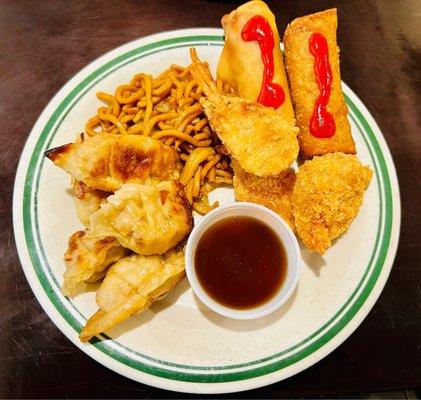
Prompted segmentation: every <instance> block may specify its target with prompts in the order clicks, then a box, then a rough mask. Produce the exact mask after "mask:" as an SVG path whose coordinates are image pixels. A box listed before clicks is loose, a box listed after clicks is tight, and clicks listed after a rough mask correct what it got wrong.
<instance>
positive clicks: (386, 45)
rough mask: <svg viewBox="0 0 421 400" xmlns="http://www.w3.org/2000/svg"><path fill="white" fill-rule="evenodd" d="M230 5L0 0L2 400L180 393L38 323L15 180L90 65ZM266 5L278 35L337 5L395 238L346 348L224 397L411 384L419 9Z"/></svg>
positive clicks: (416, 374)
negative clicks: (103, 360)
mask: <svg viewBox="0 0 421 400" xmlns="http://www.w3.org/2000/svg"><path fill="white" fill-rule="evenodd" d="M238 4H239V2H236V1H225V2H224V1H210V0H208V1H205V0H202V1H201V0H185V1H183V0H179V1H171V0H145V1H134V0H123V1H111V0H104V1H98V0H91V1H83V0H80V1H58V0H57V1H38V2H35V1H29V0H27V1H25V0H17V1H12V0H9V1H7V0H0V219H1V222H0V274H1V275H0V276H1V278H0V279H1V280H0V397H1V398H4V397H7V398H17V397H18V398H30V397H32V398H37V397H38V398H39V397H42V398H52V397H54V398H58V397H59V398H62V397H72V398H76V397H84V398H88V397H97V398H110V397H124V398H129V397H141V398H151V397H161V398H162V397H177V396H179V395H178V394H176V393H171V392H165V391H162V390H159V389H155V388H151V387H148V386H145V385H141V384H138V383H135V382H132V381H130V380H128V379H125V378H122V377H120V376H118V375H117V374H115V373H113V372H111V371H109V370H107V369H106V368H104V367H102V366H101V365H99V364H97V363H96V362H95V361H93V360H91V359H90V358H89V357H88V356H86V355H85V354H84V353H82V352H81V351H79V350H78V349H77V348H76V347H75V346H73V345H72V344H71V343H70V342H69V340H67V338H66V337H65V336H64V335H63V334H62V333H61V332H60V331H59V330H58V329H57V328H56V327H55V326H54V325H53V323H52V322H51V321H50V320H49V318H48V317H47V316H46V314H45V313H44V312H43V310H42V309H41V307H40V305H39V304H38V302H37V301H36V300H35V298H34V295H33V293H32V291H31V289H30V288H29V286H28V284H27V282H26V279H25V277H24V275H23V273H22V269H21V266H20V263H19V260H18V256H17V253H16V248H15V244H14V239H13V228H12V192H13V184H14V176H15V171H16V167H17V163H18V160H19V156H20V153H21V150H22V148H23V145H24V143H25V141H26V138H27V136H28V134H29V132H30V130H31V128H32V126H33V124H34V122H35V121H36V119H37V117H38V115H39V114H40V113H41V111H42V110H43V108H44V107H45V106H46V105H47V103H48V101H49V99H50V98H51V97H52V96H53V95H54V94H55V93H56V92H57V90H59V89H60V87H61V86H62V85H63V84H64V83H65V82H66V81H67V80H68V79H69V78H71V77H72V76H73V75H74V74H75V73H76V72H77V71H79V70H80V69H81V68H82V67H84V66H85V65H86V64H87V63H89V62H90V61H92V60H93V59H95V58H96V57H98V56H100V55H102V54H103V53H104V52H106V51H108V50H111V49H113V48H115V47H116V46H119V45H121V44H123V43H125V42H127V41H130V40H132V39H136V38H139V37H141V36H144V35H148V34H151V33H155V32H159V31H165V30H170V29H179V28H187V27H202V26H203V27H208V26H210V27H219V26H220V18H221V16H222V15H223V14H224V13H226V12H228V11H230V10H231V9H233V8H235V7H236V6H237V5H238ZM269 5H270V7H271V8H272V10H273V11H274V12H275V14H276V17H277V22H278V27H279V29H280V31H281V32H283V30H284V29H285V26H286V24H287V22H288V21H290V20H291V19H293V18H294V17H297V16H301V15H304V14H307V13H312V12H315V11H318V10H323V9H326V8H329V7H334V6H336V7H337V8H338V11H339V20H340V23H339V43H340V46H341V66H342V77H343V80H344V81H345V82H346V83H347V84H348V85H349V86H350V87H351V88H352V89H353V90H354V91H355V92H356V93H357V94H358V96H359V97H360V99H361V100H362V101H363V102H364V103H365V104H366V106H367V107H368V109H369V110H370V111H371V113H372V114H373V116H374V118H375V119H376V120H377V122H378V124H379V125H380V128H381V130H382V131H383V133H384V135H385V137H386V139H387V142H388V144H389V147H390V149H391V152H392V155H393V158H394V161H395V164H396V168H397V171H398V178H399V184H400V190H401V198H402V227H401V238H400V244H399V249H398V253H397V256H396V261H395V263H394V266H393V270H392V273H391V276H390V278H389V281H388V283H387V285H386V287H385V289H384V292H383V294H382V295H381V297H380V299H379V301H378V302H377V304H376V306H375V307H374V309H373V310H372V311H371V313H370V314H369V316H368V317H367V319H366V320H365V321H364V322H363V324H362V325H361V326H360V327H359V328H358V329H357V331H356V332H355V333H354V334H353V335H352V336H351V337H350V338H349V339H348V340H347V341H346V342H345V343H344V344H343V345H341V346H340V347H339V348H338V349H337V350H336V351H334V352H333V353H332V354H331V355H330V356H328V357H326V358H325V359H324V360H322V361H320V362H319V363H318V364H316V365H315V366H313V367H311V368H310V369H308V370H306V371H304V372H302V373H301V374H299V375H297V376H295V377H293V378H290V379H288V380H286V381H283V382H279V383H277V384H274V385H271V386H268V387H265V388H261V389H257V390H253V391H250V392H244V393H240V394H237V395H231V396H230V397H241V398H245V397H300V396H311V397H323V396H331V395H333V394H341V393H342V394H343V393H345V394H347V393H353V392H358V391H371V390H383V389H402V388H411V387H420V386H421V243H420V237H421V232H420V226H421V217H420V207H421V196H420V194H421V175H420V169H421V164H420V158H421V157H420V155H421V139H420V138H421V132H420V128H421V124H420V115H421V112H420V111H421V110H420V104H421V85H420V71H421V60H420V49H419V48H420V44H421V30H420V27H421V3H420V2H419V1H416V0H406V1H398V0H389V1H386V0H355V1H349V0H338V1H336V2H334V1H327V0H326V1H322V0H313V1H306V0H289V1H288V0H283V1H273V2H269ZM182 397H187V396H185V395H183V396H182ZM193 397H194V396H193ZM212 397H215V396H212Z"/></svg>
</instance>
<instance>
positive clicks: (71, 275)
mask: <svg viewBox="0 0 421 400" xmlns="http://www.w3.org/2000/svg"><path fill="white" fill-rule="evenodd" d="M127 253H128V250H126V249H125V248H123V247H122V246H120V243H118V241H117V240H116V239H114V238H109V237H108V238H104V239H97V238H95V237H93V236H91V235H90V234H89V231H78V232H76V233H74V234H73V235H72V236H70V239H69V246H68V249H67V251H66V253H65V254H64V263H65V265H66V271H65V272H64V282H63V285H62V291H63V294H64V295H66V296H74V295H76V294H77V293H78V291H79V290H81V289H82V288H83V284H84V283H85V282H94V281H96V280H98V279H101V277H103V271H105V270H106V269H107V268H108V267H109V266H110V265H111V264H112V263H114V262H116V261H117V260H119V259H120V258H122V257H124V256H125V255H127Z"/></svg>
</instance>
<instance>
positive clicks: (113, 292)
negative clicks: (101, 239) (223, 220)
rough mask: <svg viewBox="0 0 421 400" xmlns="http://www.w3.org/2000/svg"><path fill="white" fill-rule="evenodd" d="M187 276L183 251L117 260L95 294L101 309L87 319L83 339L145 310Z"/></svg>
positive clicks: (81, 335) (174, 250) (89, 337)
mask: <svg viewBox="0 0 421 400" xmlns="http://www.w3.org/2000/svg"><path fill="white" fill-rule="evenodd" d="M184 275H185V272H184V253H183V250H182V249H180V248H178V249H172V250H170V251H168V252H167V253H165V254H162V255H154V256H141V255H137V254H135V255H132V256H129V257H126V258H123V259H122V260H120V261H118V262H117V263H115V264H114V265H113V266H112V267H111V268H110V269H109V270H108V272H107V275H106V277H105V279H104V281H103V282H102V284H101V287H100V288H99V290H98V293H97V295H96V301H97V304H98V307H99V310H98V311H97V312H96V313H95V314H94V315H93V316H92V317H91V318H89V320H88V321H87V323H86V325H85V327H84V328H83V330H82V332H81V334H80V339H81V340H82V342H86V341H88V340H90V339H91V338H92V337H93V336H95V335H98V334H99V333H101V332H103V331H105V330H106V329H109V328H111V327H112V326H114V325H116V324H118V323H120V322H122V321H124V320H125V319H127V318H129V317H130V316H132V315H134V314H138V313H140V312H142V311H144V310H146V309H147V308H148V307H149V306H150V305H151V304H152V303H153V302H154V301H156V300H158V299H160V298H162V297H163V296H164V295H166V294H167V293H168V292H169V291H170V290H171V289H172V288H173V287H174V286H175V285H176V284H177V283H178V282H179V281H180V280H181V279H183V277H184Z"/></svg>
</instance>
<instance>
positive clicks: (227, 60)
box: [217, 0, 295, 124]
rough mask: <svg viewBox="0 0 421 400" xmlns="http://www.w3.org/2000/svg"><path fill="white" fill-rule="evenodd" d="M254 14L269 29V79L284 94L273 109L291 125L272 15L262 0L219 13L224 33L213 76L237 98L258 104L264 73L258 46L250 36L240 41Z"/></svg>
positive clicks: (292, 121) (291, 115)
mask: <svg viewBox="0 0 421 400" xmlns="http://www.w3.org/2000/svg"><path fill="white" fill-rule="evenodd" d="M256 16H260V17H263V18H264V19H265V20H266V21H267V23H268V24H269V27H270V30H271V31H272V36H273V44H274V45H273V51H269V54H268V57H269V58H272V57H273V78H272V80H271V81H272V82H273V83H274V84H275V85H276V84H277V85H280V87H281V88H282V90H283V94H284V96H285V97H284V100H283V102H282V104H281V105H280V106H278V107H274V108H275V109H276V110H277V111H278V112H279V113H280V114H282V115H283V116H285V118H286V119H287V120H289V121H290V122H291V123H292V124H294V123H295V117H294V110H293V108H292V103H291V98H290V94H289V88H288V80H287V77H286V73H285V67H284V62H283V58H282V52H281V49H280V44H279V42H280V39H279V34H278V30H277V28H276V22H275V16H274V15H273V14H272V12H271V11H270V9H269V7H268V6H267V5H266V4H265V3H264V2H263V1H260V0H253V1H249V2H248V3H245V4H243V5H242V6H240V7H238V8H237V9H236V10H234V11H232V12H231V13H230V14H227V15H224V16H223V18H222V20H221V23H222V26H223V28H224V32H225V44H224V48H223V50H222V54H221V57H220V59H219V64H218V70H217V77H218V79H220V80H221V81H223V82H224V83H227V84H228V85H229V86H231V87H232V88H233V89H234V91H235V92H236V94H237V95H238V96H239V97H242V98H243V99H245V100H250V101H255V102H260V103H262V101H259V96H260V95H261V91H262V89H263V87H262V83H263V75H264V61H263V59H262V49H261V47H260V45H259V42H258V41H256V40H251V38H247V40H244V39H243V37H242V32H243V30H244V29H245V27H246V25H247V24H248V23H249V22H250V20H251V19H252V18H253V17H256ZM269 61H270V60H269ZM262 104H263V103H262ZM263 105H267V104H263Z"/></svg>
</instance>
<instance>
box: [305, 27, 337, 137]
mask: <svg viewBox="0 0 421 400" xmlns="http://www.w3.org/2000/svg"><path fill="white" fill-rule="evenodd" d="M309 49H310V53H311V54H313V56H314V73H315V74H316V80H317V85H318V86H319V91H320V95H319V97H318V98H317V100H316V103H315V104H314V110H313V115H312V116H311V119H310V124H309V128H310V133H311V134H312V135H313V136H315V137H318V138H330V137H332V136H333V135H334V134H335V130H336V126H335V120H334V119H333V115H332V114H331V113H330V112H329V111H327V110H326V106H327V103H328V102H329V97H330V92H331V89H332V70H331V68H330V64H329V49H328V46H327V41H326V38H325V37H324V36H323V35H322V34H321V33H317V32H316V33H313V34H312V35H311V36H310V39H309Z"/></svg>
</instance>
